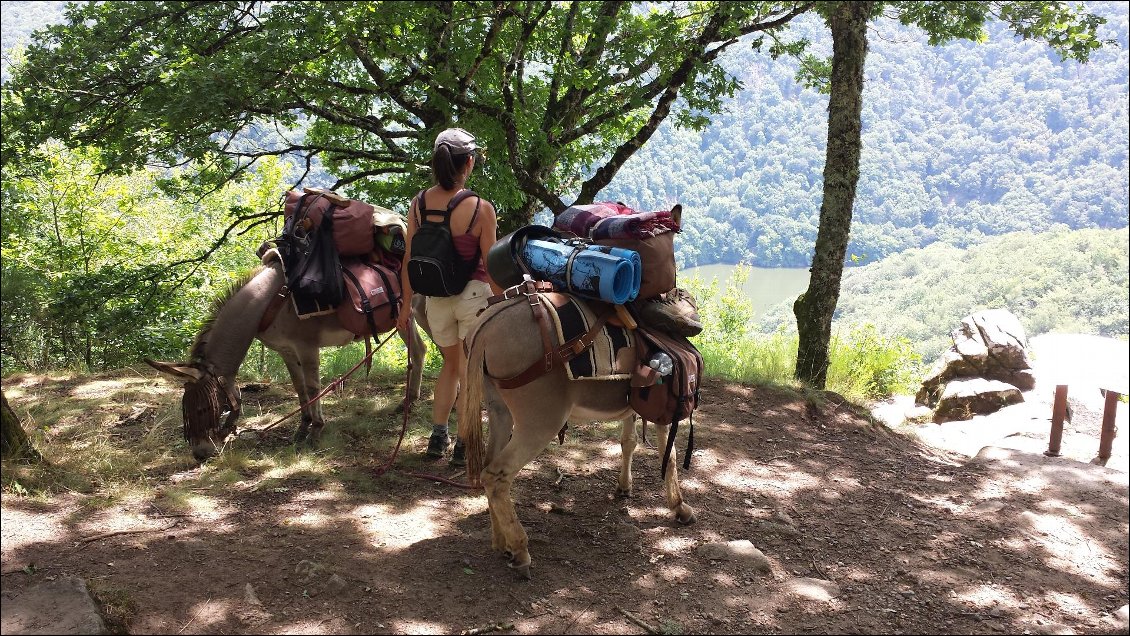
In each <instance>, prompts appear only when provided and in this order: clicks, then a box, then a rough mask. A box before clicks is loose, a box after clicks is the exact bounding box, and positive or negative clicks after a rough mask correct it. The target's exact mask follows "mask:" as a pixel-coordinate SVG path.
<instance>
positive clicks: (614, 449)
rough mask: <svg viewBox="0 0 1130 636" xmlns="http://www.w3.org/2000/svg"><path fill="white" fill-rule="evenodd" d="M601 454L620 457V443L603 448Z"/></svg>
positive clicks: (610, 457)
mask: <svg viewBox="0 0 1130 636" xmlns="http://www.w3.org/2000/svg"><path fill="white" fill-rule="evenodd" d="M637 448H638V447H637ZM600 454H601V455H604V456H605V457H607V458H609V459H613V458H618V457H620V456H621V452H620V444H619V443H617V444H616V445H615V446H605V447H604V448H602V449H601V451H600Z"/></svg>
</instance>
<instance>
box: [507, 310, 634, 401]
mask: <svg viewBox="0 0 1130 636" xmlns="http://www.w3.org/2000/svg"><path fill="white" fill-rule="evenodd" d="M530 300H531V302H530V306H531V310H532V311H533V312H534V317H535V318H536V319H537V322H538V328H539V329H540V330H541V339H542V347H543V348H544V351H545V355H543V356H542V357H541V359H539V360H536V361H534V363H533V364H531V365H530V366H529V367H527V368H526V370H525V371H522V372H521V373H519V374H518V375H515V376H512V377H509V378H495V384H496V385H498V388H500V389H516V388H518V387H520V386H524V385H526V384H529V383H530V382H533V381H534V380H535V379H537V378H540V377H541V376H543V375H545V374H546V373H549V372H550V371H551V370H552V369H553V367H555V366H556V365H558V364H562V365H563V364H565V363H567V362H569V361H570V360H572V359H573V358H575V357H577V356H578V355H580V354H581V352H582V351H584V350H585V349H588V348H589V347H590V346H591V345H592V343H593V340H595V339H596V335H597V334H598V333H600V330H601V329H602V328H604V324H605V323H606V322H608V319H609V318H610V317H611V316H612V312H611V311H606V312H604V313H603V314H601V315H600V317H599V318H597V319H596V322H594V323H593V325H592V327H590V328H589V330H588V332H586V333H585V334H584V335H582V336H580V337H577V338H574V339H572V340H570V341H569V342H566V343H564V344H562V345H561V346H560V347H557V348H554V347H553V341H552V340H551V338H550V335H549V317H548V314H547V310H546V308H545V306H544V305H543V304H542V303H543V302H545V301H543V300H542V298H541V296H538V295H532V296H530Z"/></svg>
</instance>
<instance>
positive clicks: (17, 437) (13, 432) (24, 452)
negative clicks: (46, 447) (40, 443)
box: [0, 393, 41, 461]
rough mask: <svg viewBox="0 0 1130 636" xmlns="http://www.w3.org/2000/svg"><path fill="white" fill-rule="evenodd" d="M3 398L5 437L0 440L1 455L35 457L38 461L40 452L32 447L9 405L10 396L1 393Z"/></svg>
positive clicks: (24, 457)
mask: <svg viewBox="0 0 1130 636" xmlns="http://www.w3.org/2000/svg"><path fill="white" fill-rule="evenodd" d="M0 399H2V400H3V406H2V409H3V412H2V416H3V421H2V426H3V439H2V440H0V456H3V458H4V459H33V460H36V461H38V460H39V459H41V458H40V456H39V453H38V452H37V451H36V450H35V448H33V447H32V445H31V442H30V441H29V440H28V438H27V434H26V433H24V429H23V427H22V426H20V419H19V418H18V417H16V413H15V412H14V411H13V410H12V407H10V406H8V396H6V395H4V394H3V393H0Z"/></svg>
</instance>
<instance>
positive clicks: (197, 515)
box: [2, 380, 1130, 634]
mask: <svg viewBox="0 0 1130 636" xmlns="http://www.w3.org/2000/svg"><path fill="white" fill-rule="evenodd" d="M25 381H26V380H25ZM147 386H148V387H149V388H148V389H146V390H148V391H152V392H155V393H150V394H147V397H146V399H148V400H149V401H150V402H157V403H159V408H162V409H168V410H169V411H170V412H172V411H173V410H174V409H179V405H178V404H177V401H178V398H179V395H177V394H176V393H175V392H174V391H173V390H172V389H169V388H164V389H162V388H159V387H160V386H161V385H160V384H159V383H157V382H156V381H153V382H152V383H151V384H148V385H147ZM73 389H74V387H73V386H71V387H69V389H67V390H71V391H73ZM51 390H52V389H51V388H50V387H48V386H46V385H43V386H36V387H34V388H32V389H27V390H25V391H24V393H23V395H24V396H25V397H24V398H22V399H16V400H12V398H11V396H9V399H10V401H13V402H14V404H13V406H14V407H15V408H17V411H18V410H19V409H20V408H21V404H26V403H27V402H26V400H29V399H31V398H30V396H31V395H33V394H35V395H36V396H37V397H36V398H35V399H45V398H47V399H50V397H51V396H50V391H51ZM59 391H61V392H62V391H64V389H59ZM62 395H63V394H62V393H60V395H59V398H60V399H62ZM136 402H137V398H136V396H135V399H134V400H132V403H131V400H128V399H123V400H122V401H121V402H120V403H116V404H115V405H113V406H114V408H117V409H118V410H119V411H120V415H121V418H120V419H119V420H118V421H122V420H123V419H126V418H128V417H129V415H130V413H131V412H134V411H132V410H131V409H132V408H133V406H134V404H135V403H136ZM262 403H263V404H265V405H266V406H267V408H266V411H267V416H269V415H270V413H271V411H272V409H273V410H274V411H277V412H285V408H286V404H287V402H286V396H285V394H284V393H283V392H282V391H281V389H279V388H278V387H272V388H270V389H269V390H268V392H267V394H266V395H265V396H264V398H263V399H262ZM702 404H703V407H702V408H701V409H700V410H699V411H698V412H697V414H696V416H695V419H694V425H695V442H696V451H695V453H694V456H693V461H692V466H691V470H690V471H689V472H685V473H682V476H683V481H682V484H683V489H684V496H685V498H686V500H687V502H688V503H689V504H690V505H691V506H693V507H694V508H695V510H696V512H697V513H698V523H696V524H694V525H692V526H686V527H684V526H680V525H678V524H677V523H675V521H674V520H673V518H672V516H671V515H670V513H669V512H668V511H667V510H666V509H665V507H664V505H663V496H662V491H661V483H660V479H659V464H658V453H657V452H656V451H655V450H654V449H652V450H647V449H644V450H642V451H640V452H639V453H637V458H636V465H635V476H636V483H635V495H634V497H633V498H631V499H626V500H625V499H617V498H615V497H614V496H613V492H614V490H615V486H616V474H617V467H618V458H619V443H618V431H617V430H616V425H614V424H600V425H590V426H584V427H571V428H570V431H569V435H568V437H567V439H566V443H565V444H564V445H562V446H559V445H557V444H554V445H552V446H551V447H550V448H549V449H548V450H547V452H545V453H543V454H542V456H541V457H540V458H538V459H537V460H536V461H535V462H533V463H531V464H530V465H529V466H528V467H527V469H526V470H524V471H523V472H522V473H521V475H520V477H519V479H518V481H517V484H516V486H515V488H514V495H515V500H516V504H517V508H518V514H519V516H520V518H521V520H522V522H523V523H524V524H525V527H526V529H527V531H528V532H529V535H530V542H531V553H532V556H533V559H534V563H533V577H534V578H533V580H532V581H523V580H518V579H517V578H516V577H515V576H514V574H513V573H512V572H510V571H509V570H508V568H507V566H506V562H505V561H504V560H503V559H502V558H500V557H498V556H497V555H495V554H493V553H492V552H491V550H490V534H489V521H488V515H487V511H486V504H485V500H484V498H483V497H481V496H480V495H478V494H476V493H473V492H467V491H462V490H458V489H455V488H452V487H450V486H446V485H442V484H437V483H432V482H428V481H423V480H419V479H414V478H411V477H408V476H406V475H404V474H403V473H399V472H393V473H390V474H388V475H385V476H383V477H381V478H379V479H377V480H373V479H371V477H369V476H367V473H365V472H364V471H363V470H357V467H358V466H361V467H362V468H364V467H365V466H369V467H371V466H375V465H376V464H377V463H378V462H379V460H380V459H383V456H382V457H373V456H364V457H362V456H354V457H351V456H348V455H343V456H342V457H341V458H340V459H338V460H335V461H336V462H337V463H336V464H335V467H334V469H333V471H332V472H331V473H330V474H329V475H328V476H326V475H314V474H312V473H310V472H304V470H303V469H301V466H300V467H299V469H294V470H290V471H289V472H286V473H285V474H284V473H275V474H271V475H267V474H263V473H257V472H256V471H254V470H245V471H244V473H243V474H237V477H240V478H239V479H232V480H230V481H228V482H222V481H218V480H209V479H207V478H206V477H207V473H206V471H199V470H195V471H194V470H184V468H185V466H186V464H184V463H179V464H178V463H177V462H167V463H165V464H163V465H160V466H158V467H157V468H154V469H151V470H150V471H149V474H148V475H147V479H149V480H150V483H154V484H156V485H155V486H154V487H153V488H152V489H151V490H150V491H147V492H150V495H149V496H145V497H141V498H136V499H129V498H127V499H125V500H121V499H109V500H107V499H106V493H100V492H99V491H98V488H97V487H95V488H93V490H92V492H91V493H90V494H69V493H65V494H61V495H55V496H52V497H49V498H42V497H41V498H35V497H19V496H16V495H14V494H11V493H10V492H7V491H6V492H5V494H4V497H3V506H2V512H3V524H2V525H3V528H2V534H3V570H4V576H3V590H4V594H5V595H9V594H17V593H19V592H20V591H22V590H25V589H28V588H29V587H31V586H34V585H36V584H39V583H42V582H43V581H44V580H47V579H49V578H51V577H59V576H63V575H77V576H79V577H82V578H84V579H85V580H86V581H87V582H88V583H89V585H90V587H91V588H92V590H94V592H95V594H96V596H97V597H98V598H99V599H100V600H101V601H102V602H103V603H104V604H106V605H107V609H108V610H109V611H110V612H111V614H113V615H114V616H117V617H118V618H119V619H120V621H121V622H120V623H119V628H122V626H123V625H124V626H125V627H126V628H128V630H129V631H130V632H131V633H183V634H190V633H284V632H285V633H341V634H348V633H434V632H446V633H459V632H461V631H467V630H472V629H476V628H487V627H492V626H493V627H499V626H501V627H502V629H501V630H500V631H501V632H502V633H522V634H533V633H625V634H638V633H645V631H647V629H651V630H653V631H654V632H655V633H671V634H674V633H919V634H929V633H975V634H981V633H995V632H1002V633H1072V632H1074V633H1119V632H1121V633H1126V627H1125V624H1124V623H1121V622H1120V620H1119V618H1118V617H1117V616H1116V614H1117V612H1118V610H1119V608H1122V607H1123V606H1125V605H1126V603H1127V595H1128V591H1127V577H1128V561H1127V552H1128V544H1127V537H1128V521H1130V518H1128V516H1130V515H1128V510H1130V501H1128V496H1127V481H1126V475H1125V473H1124V472H1119V471H1113V470H1109V469H1103V468H1099V467H1094V466H1089V465H1086V464H1082V463H1078V462H1073V461H1070V460H1068V459H1062V458H1061V459H1056V460H1050V459H1047V458H1043V457H1042V456H1037V455H1025V454H1021V453H1019V452H1018V451H1004V450H1001V451H996V450H991V449H990V450H987V451H985V452H984V453H982V454H981V455H980V456H979V457H978V458H977V459H975V460H972V461H971V460H969V459H968V458H967V457H964V456H961V455H959V454H956V453H950V452H947V451H943V450H936V449H931V448H929V447H927V446H925V445H923V444H921V443H920V442H918V441H916V440H915V439H913V438H912V437H908V436H904V435H900V434H896V433H894V432H891V431H890V430H889V429H887V428H885V427H883V426H881V425H877V424H874V423H872V422H870V421H869V420H868V419H867V418H865V417H863V416H861V414H859V413H858V412H856V411H855V410H853V409H852V408H851V407H850V405H848V404H844V403H841V402H840V401H838V400H836V399H835V396H834V395H832V394H829V400H828V401H827V402H826V403H823V404H820V405H813V404H809V403H806V402H805V401H803V400H800V399H798V397H797V396H796V395H795V394H791V393H786V392H781V391H777V390H773V389H765V388H755V387H746V386H740V385H733V384H723V383H718V382H708V383H707V384H706V386H705V387H704V390H703V399H702ZM335 409H337V410H335ZM344 411H345V409H343V408H342V405H337V406H332V405H328V406H327V413H328V414H329V419H330V421H331V425H334V424H335V418H360V419H361V420H365V421H369V420H377V421H379V425H380V427H383V429H384V430H385V431H387V435H389V436H391V435H392V432H391V431H393V430H394V429H396V428H398V425H399V422H398V421H396V420H395V418H394V417H393V416H391V415H380V414H377V413H376V411H375V410H373V409H371V408H370V409H369V410H365V409H361V411H360V412H356V413H354V412H351V413H349V414H346V413H345V412H344ZM340 421H341V420H340V419H339V420H338V422H337V423H340ZM128 426H130V425H126V427H127V428H128ZM154 428H157V426H156V425H154ZM160 428H161V430H159V431H158V432H153V431H152V430H150V431H149V432H148V433H139V434H138V435H133V436H130V435H123V436H121V439H120V441H118V442H116V443H120V444H129V443H136V441H137V439H138V438H139V436H140V435H142V434H148V435H152V436H157V437H159V438H160V439H167V440H168V442H169V443H170V444H172V443H173V441H175V439H176V436H177V435H178V434H179V430H178V429H177V427H176V425H175V424H174V423H173V422H172V421H168V422H166V423H164V424H161V425H160ZM280 428H286V427H285V426H284V427H280ZM164 429H167V430H164ZM414 432H415V431H414ZM284 434H285V431H283V432H280V434H279V435H280V436H279V437H272V438H271V439H270V440H268V442H267V443H266V444H265V446H264V447H260V448H257V449H253V450H254V452H256V453H264V454H266V455H271V454H279V453H286V452H289V451H287V450H286V449H285V439H283V438H282V437H281V436H282V435H284ZM649 439H651V437H650V436H649ZM685 441H686V431H685V427H684V429H683V431H681V432H680V435H679V442H678V444H677V446H676V447H677V448H678V449H679V450H680V452H681V451H682V450H683V449H684V448H685ZM341 443H342V444H343V445H345V446H348V439H346V441H344V442H341ZM241 445H242V446H245V447H248V446H253V442H252V441H248V440H240V441H238V442H236V448H237V449H238V448H240V446H241ZM423 445H424V438H423V436H422V431H421V433H420V434H419V435H416V436H414V437H413V438H412V439H411V440H409V444H408V447H407V448H406V450H405V453H406V454H405V455H403V456H402V457H401V459H400V460H399V462H398V466H400V467H402V468H405V469H407V470H436V471H439V472H441V473H442V474H444V475H447V476H455V477H458V475H457V473H456V471H455V470H453V469H449V468H448V467H447V466H446V465H434V464H427V463H426V462H423V461H422V460H421V459H420V454H421V451H422V450H423ZM181 450H182V452H183V449H181ZM178 461H179V460H178ZM5 470H6V471H9V468H7V467H6V468H5ZM9 472H10V471H9ZM562 475H563V477H562ZM139 478H140V476H139ZM99 498H102V499H103V500H107V501H109V503H108V504H102V505H99V500H100V499H99ZM118 530H122V531H132V532H130V533H128V534H115V535H108V536H105V537H103V538H98V539H94V540H89V541H86V540H85V539H89V538H90V537H93V536H96V535H99V534H101V533H107V532H111V531H118ZM743 540H748V541H749V542H750V543H751V544H752V546H754V547H756V548H757V550H759V551H760V553H761V556H758V555H757V554H756V553H754V552H753V551H751V550H749V549H748V546H745V544H740V543H733V542H740V541H743ZM32 563H34V564H35V568H34V570H31V568H28V571H30V572H32V573H30V574H29V573H27V572H25V571H22V570H21V568H24V567H25V566H27V565H29V564H32ZM641 624H642V625H646V626H647V628H645V627H642V626H641Z"/></svg>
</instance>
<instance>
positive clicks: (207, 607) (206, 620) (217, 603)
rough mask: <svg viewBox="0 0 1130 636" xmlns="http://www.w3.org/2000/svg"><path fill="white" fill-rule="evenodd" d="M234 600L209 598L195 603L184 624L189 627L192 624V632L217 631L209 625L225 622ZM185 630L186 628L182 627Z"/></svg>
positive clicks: (190, 608) (205, 632)
mask: <svg viewBox="0 0 1130 636" xmlns="http://www.w3.org/2000/svg"><path fill="white" fill-rule="evenodd" d="M231 608H232V601H230V600H223V599H220V600H217V599H207V600H204V601H199V602H197V603H193V604H192V606H191V607H189V610H188V613H187V615H188V617H189V618H188V619H186V620H187V622H186V623H185V624H184V625H185V627H188V626H189V625H190V624H191V626H192V632H193V633H197V634H208V633H216V630H214V629H208V626H209V625H215V624H217V623H223V622H225V621H226V620H227V619H228V614H230V613H231ZM181 631H182V632H183V631H184V628H181Z"/></svg>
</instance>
